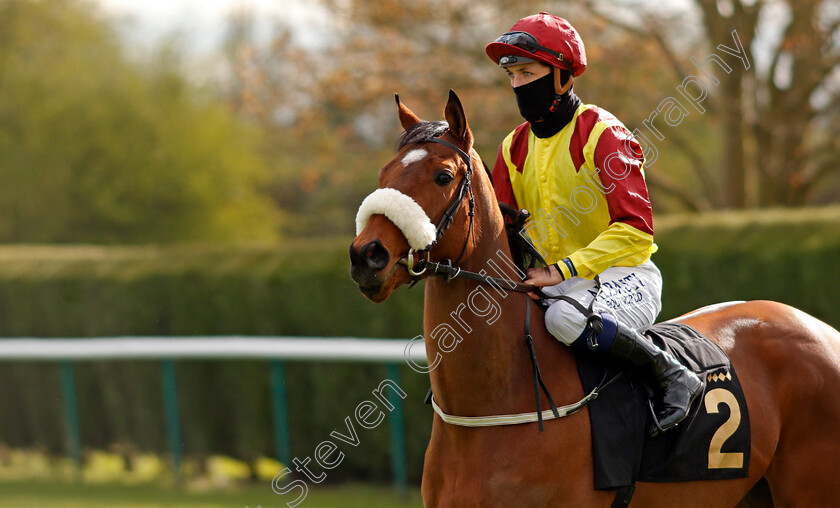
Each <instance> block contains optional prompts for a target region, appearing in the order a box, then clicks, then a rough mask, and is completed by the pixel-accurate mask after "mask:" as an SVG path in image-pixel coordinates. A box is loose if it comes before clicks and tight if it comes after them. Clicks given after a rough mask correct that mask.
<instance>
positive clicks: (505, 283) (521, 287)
mask: <svg viewBox="0 0 840 508" xmlns="http://www.w3.org/2000/svg"><path fill="white" fill-rule="evenodd" d="M429 141H430V142H432V143H438V144H440V145H443V146H445V147H447V148H450V149H451V150H453V151H455V153H457V154H458V155H459V156H460V157H461V159H463V161H464V163H465V164H466V165H467V172H466V173H465V174H464V177H463V178H462V179H461V182H460V183H459V184H458V188H457V189H456V190H455V195H454V196H452V200H451V201H450V202H449V206H447V207H446V210H444V212H443V215H442V216H441V217H440V219H438V221H437V223H436V224H435V230H436V233H435V240H434V241H433V242H432V243H430V244H429V245H428V246H427V247H426V248H424V249H422V250H415V249H409V251H408V255H406V257H405V258H403V259H402V260H401V262H402V263H403V264H404V265H406V267H407V268H408V273H409V274H410V275H411V276H412V277H413V282H412V284H415V283H417V281H419V278H420V276H421V275H423V274H424V273H425V272H426V271H427V270H428V271H430V272H431V274H432V275H435V276H438V277H443V278H445V279H446V280H447V281H450V280H452V279H454V278H457V277H462V278H466V279H472V280H476V281H478V282H482V283H484V284H488V285H490V286H493V287H495V288H498V289H503V290H506V291H515V292H517V293H531V292H536V293H537V294H541V293H542V292H541V291H540V288H538V287H537V286H533V285H531V284H523V283H522V282H517V281H514V280H509V279H502V278H498V277H490V276H489V275H482V274H480V273H476V272H470V271H467V270H462V269H461V268H459V267H458V263H460V262H461V260H462V259H463V258H464V255H465V254H466V252H467V246H468V245H469V243H470V239H472V241H473V247H475V235H474V232H473V228H474V224H473V223H474V220H475V196H474V195H473V192H472V172H473V161H472V157H470V156H469V154H467V152H465V151H463V150H461V149H460V148H458V147H457V146H455V145H454V144H452V143H450V142H449V141H446V140H445V139H441V138H431V139H430V140H429ZM482 164H484V161H482ZM484 169H485V171H486V172H487V175H488V176H490V171H489V170H488V169H487V165H484ZM491 179H492V177H491ZM467 196H469V212H468V215H469V221H470V223H469V232H468V234H467V239H466V240H465V241H464V247H463V248H462V249H461V254H460V255H459V256H458V259H456V260H455V261H454V262H453V261H452V260H449V259H447V260H446V261H444V262H436V261H432V260H431V259H430V257H429V251H431V250H432V248H433V247H434V246H435V245H437V243H438V242H439V241H440V239H441V238H443V235H444V233H446V230H447V229H449V226H451V225H452V222H453V221H454V220H455V215H456V214H457V213H458V209H459V208H460V207H461V203H462V202H463V200H464V198H465V197H467ZM415 255H417V257H416V258H415Z"/></svg>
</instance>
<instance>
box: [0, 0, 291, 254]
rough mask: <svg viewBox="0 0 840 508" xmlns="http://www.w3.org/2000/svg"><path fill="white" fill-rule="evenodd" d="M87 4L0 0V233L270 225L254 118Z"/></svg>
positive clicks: (95, 238) (90, 234)
mask: <svg viewBox="0 0 840 508" xmlns="http://www.w3.org/2000/svg"><path fill="white" fill-rule="evenodd" d="M97 12H98V11H97V9H96V7H95V6H94V5H92V4H89V3H86V2H83V1H81V0H50V1H37V0H0V181H2V185H0V241H5V242H129V243H130V242H167V241H182V240H183V241H189V240H208V241H211V240H212V241H235V240H251V239H262V240H268V239H272V238H274V237H275V235H276V228H277V222H276V215H275V212H274V210H273V207H272V206H271V204H270V201H269V200H268V199H267V198H266V197H265V196H263V195H262V194H260V192H259V188H260V186H261V185H264V183H265V178H266V175H267V169H266V165H265V163H264V161H263V159H262V158H261V155H260V153H259V151H258V147H259V145H258V143H259V135H260V133H259V130H258V129H257V128H254V127H247V126H244V125H243V124H242V122H241V121H239V120H237V119H236V118H235V117H234V116H233V115H231V114H230V112H229V111H227V110H226V109H225V108H224V106H223V105H221V104H219V103H218V101H217V100H216V99H215V98H214V97H213V96H212V94H210V93H207V92H205V91H202V90H200V89H197V88H196V87H195V86H193V85H191V84H190V83H189V82H188V81H187V80H186V79H185V77H184V76H183V73H182V72H181V70H180V65H179V62H178V59H177V54H176V53H175V52H174V51H173V50H171V49H166V48H164V49H162V50H161V51H160V54H159V55H156V61H157V63H156V64H155V65H154V66H151V65H148V66H144V65H141V64H139V63H136V62H131V61H129V59H128V58H126V56H125V55H124V53H123V49H122V47H121V42H120V40H119V39H118V38H117V36H116V34H115V33H114V32H113V31H112V29H111V28H110V27H109V25H108V22H107V20H105V19H104V18H102V17H100V15H98V14H97Z"/></svg>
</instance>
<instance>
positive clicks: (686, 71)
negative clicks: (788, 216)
mask: <svg viewBox="0 0 840 508" xmlns="http://www.w3.org/2000/svg"><path fill="white" fill-rule="evenodd" d="M580 3H581V4H582V5H584V6H586V7H587V9H588V10H589V12H590V13H592V14H594V15H595V16H597V17H598V18H599V19H602V20H606V21H608V22H609V23H610V24H612V25H613V26H620V27H622V28H624V29H625V30H626V31H627V32H628V33H630V34H633V35H635V36H636V38H637V40H649V41H655V42H656V43H657V45H658V46H659V48H660V51H661V55H662V56H663V57H664V61H665V62H667V63H668V65H667V66H666V68H669V69H670V73H671V75H672V76H673V77H674V80H675V84H680V83H681V82H682V81H683V80H684V79H685V78H686V77H687V76H689V75H695V76H700V75H701V71H700V70H699V69H698V67H697V64H694V65H692V64H693V63H694V62H692V61H691V60H690V57H692V55H694V56H695V58H696V61H697V62H698V63H699V64H700V65H701V66H702V65H704V63H705V60H704V59H705V58H707V56H708V55H709V54H711V53H712V52H715V53H716V54H717V55H719V56H722V57H726V58H727V60H726V61H727V62H728V64H729V65H728V69H726V68H724V67H722V66H720V65H719V64H717V63H711V64H710V65H709V67H708V68H709V69H710V71H711V72H712V73H713V74H714V76H715V77H716V78H717V79H718V80H719V83H717V84H714V85H712V83H711V79H709V78H708V77H707V76H703V77H704V78H705V79H707V80H708V81H707V86H706V88H707V89H708V92H709V97H708V99H706V100H705V101H704V103H703V106H704V108H708V113H707V114H708V116H709V117H710V118H709V119H708V122H709V124H710V126H711V127H712V128H713V129H714V131H715V137H714V138H713V139H714V141H713V143H714V145H716V146H719V147H720V150H719V151H718V150H714V151H711V152H710V151H707V150H706V147H707V146H709V145H707V144H706V143H705V141H706V140H703V141H704V142H702V143H701V142H697V141H698V140H691V141H679V142H678V145H680V146H679V148H681V149H682V150H683V151H684V153H686V155H687V157H688V158H689V159H690V160H691V161H692V163H693V165H694V167H695V169H696V170H697V172H698V173H699V174H704V175H705V176H703V177H702V181H703V182H705V191H706V194H707V196H708V197H709V198H710V199H711V201H712V203H713V204H714V205H716V206H721V207H731V208H742V207H745V206H772V205H789V206H797V205H803V204H807V203H811V202H814V201H818V202H819V201H828V200H834V201H836V200H837V198H838V180H840V179H839V178H838V173H840V171H838V169H839V168H840V167H838V156H840V146H839V145H838V143H837V132H838V124H837V122H836V116H837V115H836V113H835V111H836V109H837V107H836V106H837V104H838V103H840V88H838V86H837V74H838V64H840V44H838V37H840V30H838V29H839V28H840V4H838V2H836V1H832V0H797V1H792V0H791V1H784V0H693V1H692V2H691V4H690V5H682V6H680V7H678V8H676V9H663V8H662V6H660V5H657V7H656V8H651V7H650V6H649V5H646V4H644V3H643V2H632V3H630V5H629V6H628V4H627V2H624V3H619V2H615V1H612V0H604V1H596V0H583V1H581V2H580ZM628 10H629V11H632V13H633V14H631V15H630V16H628ZM680 18H682V19H692V20H698V21H699V23H700V27H699V28H700V30H697V29H694V28H692V27H688V28H686V23H685V22H680V21H678V20H679V19H680ZM628 20H629V21H628ZM687 35H688V36H689V37H688V38H689V41H688V42H689V44H690V47H689V48H688V49H686V39H687V37H686V36H687ZM691 35H694V38H693V40H692V39H691ZM736 39H737V40H736ZM738 44H740V45H741V46H742V47H743V53H744V54H743V55H741V56H739V57H737V58H732V56H733V55H732V52H731V50H736V51H737V45H738ZM721 46H726V47H727V48H729V50H730V52H729V53H727V51H726V49H722V47H721ZM703 52H705V53H703ZM742 58H743V59H742ZM693 93H694V91H693ZM706 139H708V138H706ZM711 168H715V169H716V170H717V171H712V170H711ZM826 186H830V187H831V188H829V189H826V188H825V187H826Z"/></svg>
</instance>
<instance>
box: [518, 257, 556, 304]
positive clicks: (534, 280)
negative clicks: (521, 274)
mask: <svg viewBox="0 0 840 508" xmlns="http://www.w3.org/2000/svg"><path fill="white" fill-rule="evenodd" d="M525 275H526V278H525V284H532V285H534V286H538V287H541V288H542V287H545V286H554V285H555V284H560V283H561V282H563V274H562V273H560V271H559V270H558V269H557V267H556V266H554V265H549V266H545V267H540V268H529V269H528V271H527V272H526V274H525ZM529 295H530V296H531V298H534V299H536V298H538V297H537V295H535V294H533V293H529Z"/></svg>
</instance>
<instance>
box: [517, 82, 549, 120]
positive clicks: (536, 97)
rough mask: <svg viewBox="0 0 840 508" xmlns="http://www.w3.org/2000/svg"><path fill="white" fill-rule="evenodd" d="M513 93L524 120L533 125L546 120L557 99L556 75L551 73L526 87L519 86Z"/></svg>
mask: <svg viewBox="0 0 840 508" xmlns="http://www.w3.org/2000/svg"><path fill="white" fill-rule="evenodd" d="M513 93H514V94H516V104H517V105H518V106H519V114H520V115H522V118H524V119H525V120H528V121H529V122H531V123H534V122H537V121H539V120H544V119H545V117H547V116H548V115H549V109H550V108H551V105H552V104H554V99H555V98H556V97H557V92H556V91H555V90H554V73H553V72H549V73H548V74H546V75H545V76H543V77H541V78H539V79H535V80H534V81H531V82H530V83H528V84H526V85H522V86H517V87H516V88H514V89H513Z"/></svg>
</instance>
